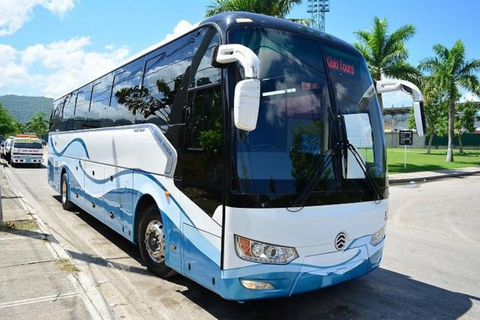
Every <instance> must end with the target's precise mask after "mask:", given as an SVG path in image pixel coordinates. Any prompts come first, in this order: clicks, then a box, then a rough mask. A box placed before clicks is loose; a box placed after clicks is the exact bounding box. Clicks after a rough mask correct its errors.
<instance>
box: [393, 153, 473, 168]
mask: <svg viewBox="0 0 480 320" xmlns="http://www.w3.org/2000/svg"><path fill="white" fill-rule="evenodd" d="M446 157H447V150H446V149H439V150H437V149H432V153H431V154H427V150H426V149H409V148H407V168H406V169H404V163H405V150H404V148H388V160H387V162H388V172H389V173H405V172H417V171H430V170H442V169H454V168H465V167H480V150H465V152H464V153H463V154H460V153H459V152H458V150H454V154H453V159H454V162H445V158H446Z"/></svg>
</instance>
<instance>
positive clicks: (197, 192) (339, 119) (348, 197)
mask: <svg viewBox="0 0 480 320" xmlns="http://www.w3.org/2000/svg"><path fill="white" fill-rule="evenodd" d="M391 90H404V91H407V92H409V93H411V94H413V95H414V97H416V98H417V100H418V101H420V100H421V94H420V92H419V91H418V89H417V88H416V87H415V86H411V84H410V83H408V82H405V81H396V80H389V81H387V82H382V83H379V84H377V85H376V86H374V83H373V82H372V79H371V76H370V74H369V72H368V69H367V65H366V63H365V59H364V58H363V56H362V55H361V54H360V53H359V52H358V51H357V50H356V49H355V48H354V47H352V46H351V45H349V44H347V43H345V42H343V41H341V40H339V39H337V38H335V37H332V36H330V35H327V34H324V33H321V32H318V31H316V30H313V29H310V28H307V27H305V26H301V25H298V24H295V23H291V22H289V21H286V20H281V19H277V18H272V17H267V16H262V15H256V14H251V13H241V12H240V13H238V12H230V13H225V14H220V15H217V16H214V17H211V18H208V19H206V20H204V21H202V22H201V23H199V24H197V25H195V26H194V27H193V28H192V30H191V31H189V32H187V33H185V34H184V35H182V36H179V37H177V38H176V39H174V40H171V41H167V42H164V43H160V44H158V45H156V46H154V47H152V48H151V49H148V50H146V51H145V52H143V53H141V54H138V55H137V56H135V57H134V58H132V59H130V60H129V61H127V62H126V63H124V64H122V65H121V66H119V67H118V68H116V69H114V70H112V71H110V72H108V73H106V74H104V75H103V76H101V77H99V78H97V79H95V80H93V81H91V82H89V83H87V84H85V85H83V86H82V87H79V88H77V89H75V90H73V91H71V92H69V93H68V94H66V95H64V96H62V97H60V98H59V99H56V100H55V101H54V102H53V111H52V115H51V127H50V134H49V141H48V147H49V148H48V181H49V184H50V185H51V186H52V187H53V188H54V189H55V190H56V191H57V192H59V193H60V194H61V203H62V206H63V208H64V209H71V208H72V207H73V206H77V207H79V208H81V209H82V210H84V211H86V212H88V213H89V214H91V215H93V216H94V217H96V218H97V219H98V220H100V221H101V222H103V223H104V224H106V225H107V226H109V227H110V228H112V229H113V230H115V231H116V232H118V233H119V234H121V235H122V236H124V237H125V238H127V239H128V240H130V241H131V242H133V243H135V244H138V246H139V249H140V252H141V255H142V258H143V260H144V263H145V265H146V266H147V267H148V269H150V270H151V271H152V272H153V273H155V274H157V275H158V276H160V277H168V276H171V275H172V274H174V273H179V274H182V275H184V276H185V277H188V278H190V279H192V280H194V281H196V282H198V283H199V284H201V285H202V286H204V287H206V288H208V289H210V290H212V291H214V292H216V293H218V294H219V295H220V296H222V297H223V298H225V299H230V300H238V301H245V300H251V299H259V298H273V297H284V296H290V295H294V294H298V293H302V292H307V291H311V290H316V289H319V288H323V287H326V286H329V285H334V284H337V283H340V282H343V281H347V280H350V279H353V278H356V277H359V276H361V275H364V274H367V273H369V272H371V271H372V270H374V269H376V268H377V267H378V266H379V264H380V261H381V258H382V251H383V246H384V241H385V226H386V222H387V207H388V200H387V198H388V180H387V165H386V147H385V139H384V132H383V123H382V115H381V112H380V108H379V105H378V101H377V97H376V94H377V93H378V92H382V91H391ZM415 106H416V110H417V111H418V110H420V104H419V103H416V104H415ZM419 126H421V123H420V125H419Z"/></svg>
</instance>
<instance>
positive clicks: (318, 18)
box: [307, 0, 330, 31]
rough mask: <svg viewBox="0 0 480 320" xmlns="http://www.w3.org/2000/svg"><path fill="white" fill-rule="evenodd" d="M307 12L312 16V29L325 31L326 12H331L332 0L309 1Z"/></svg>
mask: <svg viewBox="0 0 480 320" xmlns="http://www.w3.org/2000/svg"><path fill="white" fill-rule="evenodd" d="M307 2H308V5H307V12H308V13H311V14H312V21H313V24H312V27H313V28H315V29H317V30H320V31H325V12H330V0H307Z"/></svg>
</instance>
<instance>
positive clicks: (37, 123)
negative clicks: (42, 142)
mask: <svg viewBox="0 0 480 320" xmlns="http://www.w3.org/2000/svg"><path fill="white" fill-rule="evenodd" d="M45 116H46V114H45V113H44V112H38V111H37V112H35V115H34V116H33V118H32V119H30V120H28V121H27V123H26V124H25V129H26V130H27V131H29V132H33V133H35V134H36V135H37V136H39V137H45V136H46V135H47V132H48V120H45Z"/></svg>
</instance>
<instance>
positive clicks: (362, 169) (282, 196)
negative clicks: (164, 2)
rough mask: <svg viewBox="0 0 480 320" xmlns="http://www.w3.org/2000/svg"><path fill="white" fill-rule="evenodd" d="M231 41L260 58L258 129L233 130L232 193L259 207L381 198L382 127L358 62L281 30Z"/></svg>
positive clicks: (234, 34)
mask: <svg viewBox="0 0 480 320" xmlns="http://www.w3.org/2000/svg"><path fill="white" fill-rule="evenodd" d="M229 41H230V43H241V44H243V45H245V46H248V47H249V48H250V49H252V50H253V51H254V52H255V53H256V54H257V55H258V57H259V59H260V79H261V105H260V113H259V118H258V122H257V127H256V129H255V130H253V131H251V132H245V131H242V130H238V129H237V130H236V131H235V132H236V134H235V137H234V146H235V147H234V157H233V158H234V167H233V168H232V171H233V176H234V178H235V179H234V182H233V190H232V192H233V193H234V194H243V195H247V196H248V195H252V197H251V199H250V200H252V201H253V202H255V204H256V205H258V206H262V207H278V206H287V207H288V206H291V204H292V199H297V200H298V199H299V198H305V199H301V201H297V202H295V203H296V204H298V203H300V204H301V205H319V204H327V203H329V204H330V203H345V202H355V201H368V200H377V199H379V198H381V197H382V194H383V193H384V191H385V188H386V182H385V179H386V164H385V163H386V161H385V142H384V137H383V126H382V121H381V115H380V111H379V108H378V102H377V99H376V95H375V90H374V89H373V84H372V80H371V77H370V74H369V72H368V69H367V66H366V64H365V61H364V59H363V57H362V56H361V55H360V54H359V53H357V52H355V51H352V50H351V49H348V50H347V49H345V48H343V47H340V46H339V45H338V44H337V45H333V44H330V43H328V42H325V41H324V40H321V39H319V38H315V37H310V36H306V35H301V34H293V33H288V32H284V31H281V30H271V29H262V28H255V29H253V28H239V29H234V30H232V31H230V32H229ZM238 73H240V76H241V70H239V71H238ZM307 191H308V192H307ZM253 199H257V200H253ZM239 205H241V204H239ZM245 205H247V204H245ZM248 205H252V203H249V204H248Z"/></svg>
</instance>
